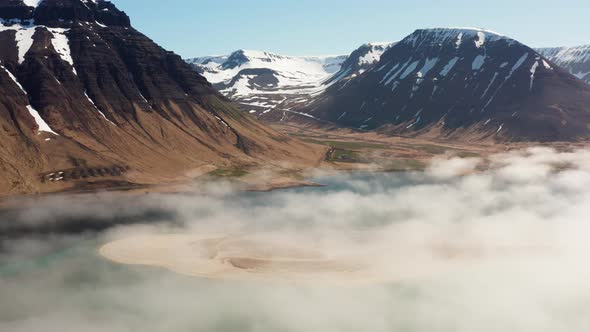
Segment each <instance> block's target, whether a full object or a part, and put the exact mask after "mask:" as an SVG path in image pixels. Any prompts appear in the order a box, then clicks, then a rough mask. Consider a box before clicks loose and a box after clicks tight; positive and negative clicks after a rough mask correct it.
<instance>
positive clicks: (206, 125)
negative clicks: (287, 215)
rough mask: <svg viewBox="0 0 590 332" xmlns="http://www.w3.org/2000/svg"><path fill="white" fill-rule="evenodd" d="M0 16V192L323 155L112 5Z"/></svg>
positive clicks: (70, 4)
mask: <svg viewBox="0 0 590 332" xmlns="http://www.w3.org/2000/svg"><path fill="white" fill-rule="evenodd" d="M0 20H1V24H0V45H1V47H0V66H1V67H0V91H1V93H0V124H1V125H2V126H1V130H0V141H1V142H2V143H1V144H0V170H1V171H2V174H3V176H2V177H1V178H0V193H25V192H47V191H55V190H61V189H64V188H67V187H71V186H75V185H79V184H80V183H81V182H86V181H96V180H97V179H102V180H113V181H115V180H116V181H120V182H121V181H123V182H124V181H128V182H133V183H159V182H162V181H170V180H173V179H176V178H178V176H179V175H182V174H184V173H186V172H188V171H190V170H191V169H194V168H197V167H199V166H202V165H207V164H214V165H217V166H224V165H225V166H227V165H236V164H239V165H244V164H260V163H265V164H277V165H279V164H286V163H288V164H290V165H292V166H293V167H303V166H305V165H310V164H311V163H313V162H314V161H315V160H318V159H319V158H321V153H322V151H317V150H313V149H312V148H310V147H309V146H307V145H305V144H303V143H301V142H299V141H296V140H293V139H290V138H288V137H286V136H283V135H281V134H279V133H277V132H274V131H272V130H270V129H268V128H266V127H264V126H262V125H260V124H259V123H258V122H256V121H255V120H253V119H252V118H250V117H249V116H248V115H244V114H242V113H241V112H239V111H238V110H237V108H236V107H235V106H234V105H233V104H232V103H230V102H228V101H227V100H226V99H225V98H224V97H222V96H221V95H220V94H218V93H217V92H216V91H215V90H214V89H213V88H212V87H211V86H210V84H209V83H207V81H206V80H205V79H204V78H203V77H201V76H199V75H197V74H196V73H195V72H194V71H193V70H192V69H191V67H190V66H189V65H188V64H186V63H185V62H183V61H182V59H181V58H180V57H179V56H177V55H175V54H173V53H171V52H168V51H166V50H164V49H162V48H161V47H159V46H158V45H157V44H155V43H154V42H153V41H152V40H150V39H149V38H147V37H146V36H144V35H142V34H141V33H139V32H138V31H136V30H135V29H133V28H132V27H131V26H130V24H129V19H128V17H127V16H126V15H125V14H124V13H123V12H120V11H118V10H117V9H116V8H115V7H114V6H113V5H112V4H111V3H109V2H106V1H97V2H93V1H81V0H67V1H66V0H44V1H43V2H41V3H40V4H39V6H38V7H37V8H32V7H26V6H25V5H24V4H23V3H22V1H20V0H0ZM37 114H38V115H37Z"/></svg>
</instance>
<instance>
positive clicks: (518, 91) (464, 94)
mask: <svg viewBox="0 0 590 332" xmlns="http://www.w3.org/2000/svg"><path fill="white" fill-rule="evenodd" d="M588 105H590V87H589V86H587V85H586V84H584V83H582V82H581V81H579V80H577V79H576V78H575V77H573V76H572V75H571V74H569V73H568V72H566V71H565V70H563V69H561V68H559V67H556V66H554V65H552V64H551V63H550V61H548V60H547V59H545V58H544V57H543V56H542V55H541V54H539V53H537V52H536V51H534V50H533V49H531V48H529V47H527V46H525V45H523V44H521V43H519V42H517V41H516V40H514V39H511V38H509V37H506V36H502V35H500V34H497V33H494V32H492V31H487V30H482V29H471V28H441V29H424V30H417V31H415V32H414V33H412V34H411V35H409V36H408V37H406V38H405V39H403V40H402V41H401V42H399V43H397V44H395V45H394V46H392V47H391V48H389V49H388V50H387V51H386V52H385V53H383V55H382V56H381V58H380V61H379V62H378V63H377V64H376V65H375V66H374V67H373V68H372V69H370V70H368V71H367V72H365V73H363V74H362V75H359V76H357V77H354V78H352V79H350V80H342V81H340V82H337V83H335V84H333V85H332V86H330V87H329V88H328V89H327V90H326V91H325V92H324V93H322V94H321V95H320V96H318V97H317V98H316V99H315V100H314V102H312V103H311V104H309V105H306V106H304V107H301V108H298V109H296V110H295V112H297V113H299V114H304V115H305V116H306V117H308V118H309V117H314V118H316V119H319V120H322V121H328V122H332V123H337V124H340V125H345V126H349V127H355V128H359V129H365V130H373V129H378V130H381V131H383V132H388V133H394V134H402V135H419V134H429V135H439V136H442V137H453V136H457V137H459V136H460V137H463V138H465V137H469V138H475V137H478V138H495V137H497V138H502V139H512V140H571V139H577V138H580V137H590V129H589V126H588V125H589V124H590V110H589V107H588ZM291 116H292V115H291ZM292 118H294V116H292Z"/></svg>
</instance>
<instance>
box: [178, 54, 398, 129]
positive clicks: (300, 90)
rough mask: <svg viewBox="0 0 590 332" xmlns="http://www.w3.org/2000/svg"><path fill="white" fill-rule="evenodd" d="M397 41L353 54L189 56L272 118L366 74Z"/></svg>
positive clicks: (228, 91) (237, 97)
mask: <svg viewBox="0 0 590 332" xmlns="http://www.w3.org/2000/svg"><path fill="white" fill-rule="evenodd" d="M391 45H392V43H368V44H365V45H362V46H361V47H360V48H358V49H357V50H355V51H354V52H352V54H351V55H349V56H328V57H318V56H315V57H314V56H308V57H293V56H283V55H277V54H273V53H269V52H261V51H245V50H239V51H236V52H234V53H232V54H231V55H227V56H207V57H200V58H193V59H189V60H186V61H187V62H188V63H190V64H193V65H194V66H195V68H197V71H198V72H199V73H201V74H202V75H203V76H205V77H206V78H207V80H209V81H210V82H211V83H213V84H214V86H215V87H216V88H217V89H219V90H220V91H221V92H222V93H223V94H224V95H226V96H227V97H229V98H231V99H232V100H234V101H236V102H238V103H240V104H241V105H242V107H243V108H244V109H246V110H247V111H248V112H249V113H251V114H254V115H256V116H259V117H265V118H267V117H277V116H282V115H281V114H282V112H283V111H287V112H288V111H290V110H292V109H294V108H296V107H301V106H302V105H306V104H309V103H310V102H312V101H313V100H314V97H315V96H317V95H319V94H321V93H322V92H323V91H325V89H327V88H328V87H329V86H331V85H333V84H335V83H336V82H339V81H341V80H348V79H350V78H354V77H356V76H358V75H360V74H362V73H363V72H365V71H367V70H368V69H370V68H372V66H374V65H375V64H376V63H377V62H378V61H379V58H380V57H381V55H382V54H383V52H385V51H386V50H387V49H388V48H389V47H391ZM272 111H277V112H272Z"/></svg>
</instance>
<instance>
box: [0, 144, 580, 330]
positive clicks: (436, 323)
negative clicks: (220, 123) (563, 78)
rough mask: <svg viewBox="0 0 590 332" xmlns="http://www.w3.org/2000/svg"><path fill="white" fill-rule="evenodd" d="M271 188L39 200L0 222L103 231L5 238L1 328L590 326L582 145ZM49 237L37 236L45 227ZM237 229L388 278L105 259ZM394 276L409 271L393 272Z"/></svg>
mask: <svg viewBox="0 0 590 332" xmlns="http://www.w3.org/2000/svg"><path fill="white" fill-rule="evenodd" d="M318 181H319V182H324V183H327V184H328V185H329V186H328V187H326V188H321V189H318V188H306V189H297V190H287V191H277V192H272V193H243V192H236V191H235V190H233V189H232V187H231V185H228V184H222V185H217V184H214V185H211V187H210V188H205V189H202V188H201V189H202V190H201V191H204V192H205V193H199V194H196V193H195V194H169V195H159V194H152V195H146V196H145V197H132V196H124V195H123V196H122V195H113V194H102V195H95V196H92V197H91V198H90V199H89V198H88V197H86V198H84V199H75V200H72V199H71V198H50V199H47V200H44V201H42V202H36V203H35V204H32V205H31V206H29V208H27V209H25V210H19V211H13V212H11V214H10V215H9V216H10V220H3V223H4V225H3V229H4V230H5V231H8V230H14V229H15V228H14V227H11V228H8V227H6V224H7V223H11V225H13V226H14V225H26V226H27V227H26V229H27V230H31V229H35V228H37V227H42V225H44V224H45V223H46V222H47V221H48V220H49V221H50V222H51V223H52V224H53V225H54V227H53V228H51V229H47V228H46V229H45V230H46V231H49V230H52V229H53V230H55V229H60V230H63V229H64V228H60V227H58V226H59V225H60V223H63V222H64V220H66V221H67V222H68V223H70V224H69V225H70V226H68V227H66V228H65V230H75V231H76V232H78V231H79V230H80V229H81V227H73V226H72V225H78V224H80V223H82V224H83V223H84V221H85V220H92V222H93V223H96V224H97V225H100V227H93V228H94V229H95V230H96V229H102V228H105V227H106V226H112V223H118V224H120V225H119V226H116V227H111V228H109V229H107V230H105V231H101V232H99V233H95V232H88V233H82V234H83V235H80V233H76V232H68V233H69V234H61V235H60V234H53V235H48V234H41V235H37V236H23V234H22V232H21V233H19V234H20V235H19V236H18V238H16V239H14V238H12V239H11V240H9V239H6V238H5V239H4V240H2V247H1V251H0V294H2V296H1V298H0V330H1V331H41V330H42V331H64V330H66V331H67V330H74V331H277V330H284V331H294V332H298V331H359V330H363V331H429V332H430V331H458V332H471V331H484V332H485V331H494V332H495V331H526V332H530V331H551V332H558V331H564V332H565V331H567V332H571V331H580V330H584V329H585V328H587V327H588V326H590V309H589V307H588V305H587V304H588V301H590V295H588V294H590V281H588V280H590V278H589V277H590V267H588V266H587V264H585V263H586V256H587V253H588V252H590V244H588V243H589V242H588V241H587V239H588V237H589V236H590V227H589V225H588V216H589V215H590V190H588V188H589V185H590V151H587V150H577V151H571V152H558V151H555V150H552V149H548V148H532V149H527V150H522V151H512V152H507V153H503V154H499V155H494V156H492V157H490V158H487V159H485V160H482V159H459V158H440V159H437V160H435V161H434V162H433V164H432V165H431V167H430V168H429V169H427V171H426V172H421V173H392V174H367V173H365V174H362V173H357V174H340V175H334V176H327V177H324V178H320V179H318ZM45 233H47V232H45ZM169 233H175V234H211V233H215V234H219V233H222V234H233V235H240V234H248V235H249V236H258V237H263V238H264V237H268V238H273V239H274V240H275V241H278V242H281V243H284V244H288V245H289V246H314V248H315V249H318V250H320V251H323V253H324V254H326V255H329V256H339V257H342V256H351V257H352V256H354V257H356V258H361V259H362V260H364V261H365V262H366V263H368V264H369V265H370V266H372V267H379V268H380V270H379V269H378V271H379V272H380V273H383V274H389V275H391V277H390V278H383V279H384V280H383V281H382V282H371V283H366V284H362V285H354V286H351V285H348V286H342V285H339V284H338V285H326V284H317V285H314V284H307V283H305V284H303V283H298V282H277V283H274V282H260V281H255V280H254V281H252V280H250V281H223V280H206V279H199V278H191V277H186V276H181V275H178V274H175V273H173V272H170V271H168V270H166V269H159V268H150V267H133V266H126V265H118V264H114V263H111V262H108V261H106V260H104V259H102V258H101V257H99V256H98V255H97V253H96V250H97V248H99V247H100V246H101V245H103V244H105V243H107V242H110V241H113V240H118V239H125V238H128V237H134V236H138V235H145V234H169ZM403 272H406V273H403Z"/></svg>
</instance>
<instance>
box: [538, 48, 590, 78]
mask: <svg viewBox="0 0 590 332" xmlns="http://www.w3.org/2000/svg"><path fill="white" fill-rule="evenodd" d="M537 51H538V52H539V53H541V54H542V55H543V56H544V57H546V58H547V59H549V60H551V61H553V62H555V63H556V64H558V65H559V66H561V67H563V68H564V69H566V70H568V71H569V72H570V73H572V74H573V75H574V76H576V77H577V78H579V79H581V80H583V81H585V82H586V83H590V45H585V46H577V47H555V48H540V49H537Z"/></svg>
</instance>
